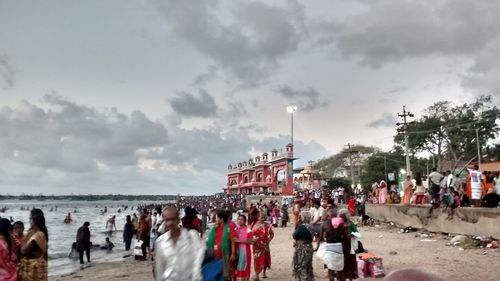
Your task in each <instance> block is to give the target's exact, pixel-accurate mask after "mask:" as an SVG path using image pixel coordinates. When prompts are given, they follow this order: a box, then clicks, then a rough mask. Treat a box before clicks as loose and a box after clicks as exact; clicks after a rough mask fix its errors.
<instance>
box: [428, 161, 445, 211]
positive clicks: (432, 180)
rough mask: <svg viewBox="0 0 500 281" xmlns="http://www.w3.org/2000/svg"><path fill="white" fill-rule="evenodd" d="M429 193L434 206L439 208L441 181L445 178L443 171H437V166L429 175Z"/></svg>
mask: <svg viewBox="0 0 500 281" xmlns="http://www.w3.org/2000/svg"><path fill="white" fill-rule="evenodd" d="M428 180H429V194H430V195H431V198H432V202H431V203H432V208H431V210H430V211H431V212H432V209H433V208H437V207H439V204H440V202H439V191H440V190H441V187H440V183H441V181H442V180H443V175H442V174H441V173H438V172H437V169H436V168H433V169H432V173H430V175H429V177H428Z"/></svg>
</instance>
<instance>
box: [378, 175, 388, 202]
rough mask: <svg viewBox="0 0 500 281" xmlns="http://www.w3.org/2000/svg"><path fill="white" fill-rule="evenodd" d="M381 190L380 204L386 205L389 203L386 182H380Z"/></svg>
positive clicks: (379, 195)
mask: <svg viewBox="0 0 500 281" xmlns="http://www.w3.org/2000/svg"><path fill="white" fill-rule="evenodd" d="M379 189H380V191H379V192H378V203H379V204H385V203H386V201H387V183H386V182H385V181H384V180H380V184H379Z"/></svg>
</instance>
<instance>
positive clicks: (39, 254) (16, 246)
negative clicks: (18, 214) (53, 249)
mask: <svg viewBox="0 0 500 281" xmlns="http://www.w3.org/2000/svg"><path fill="white" fill-rule="evenodd" d="M23 231H24V226H23V224H22V222H15V223H14V225H12V224H11V221H10V220H8V219H5V218H1V219H0V280H5V281H17V280H20V281H46V280H47V275H48V256H47V249H48V241H49V235H48V231H47V227H46V225H45V216H44V214H43V211H42V210H40V209H33V210H31V212H30V228H29V230H28V233H27V234H26V235H23Z"/></svg>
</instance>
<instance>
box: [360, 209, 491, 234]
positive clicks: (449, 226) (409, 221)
mask: <svg viewBox="0 0 500 281" xmlns="http://www.w3.org/2000/svg"><path fill="white" fill-rule="evenodd" d="M429 209H430V206H403V205H374V204H367V205H366V213H367V215H369V216H370V217H372V218H374V219H376V220H380V221H385V222H394V223H397V224H400V225H403V226H411V227H414V228H419V229H426V230H428V231H431V232H444V233H454V234H466V235H477V236H491V237H493V238H495V239H500V209H499V208H495V209H489V208H458V209H455V216H454V218H453V220H451V221H450V220H447V219H446V217H447V214H446V212H443V209H436V210H434V211H433V212H432V215H430V216H429Z"/></svg>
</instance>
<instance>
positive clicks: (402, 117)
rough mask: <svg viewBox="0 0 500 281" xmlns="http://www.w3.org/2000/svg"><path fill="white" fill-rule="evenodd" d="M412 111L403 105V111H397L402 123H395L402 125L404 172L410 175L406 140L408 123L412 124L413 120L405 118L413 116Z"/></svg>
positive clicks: (407, 141)
mask: <svg viewBox="0 0 500 281" xmlns="http://www.w3.org/2000/svg"><path fill="white" fill-rule="evenodd" d="M414 116H415V115H413V113H411V112H409V111H406V106H404V105H403V113H398V117H399V118H401V119H402V120H403V123H399V122H398V123H397V124H396V125H397V126H402V129H403V134H404V139H405V154H406V173H407V175H411V166H410V153H409V150H410V149H409V146H410V145H409V140H408V124H413V123H414V121H413V122H407V120H406V119H407V118H408V117H410V118H412V117H414Z"/></svg>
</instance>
